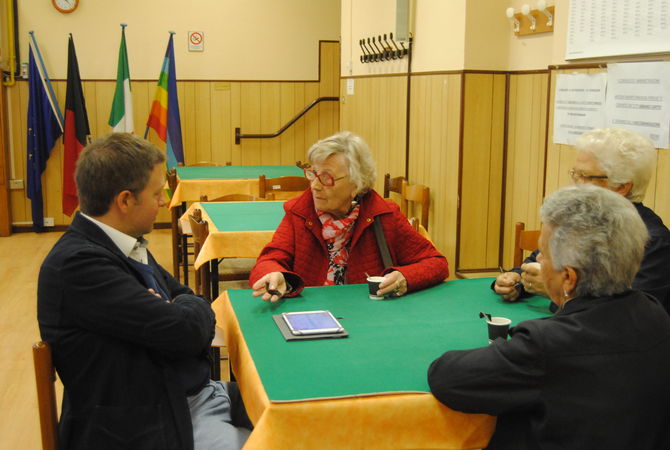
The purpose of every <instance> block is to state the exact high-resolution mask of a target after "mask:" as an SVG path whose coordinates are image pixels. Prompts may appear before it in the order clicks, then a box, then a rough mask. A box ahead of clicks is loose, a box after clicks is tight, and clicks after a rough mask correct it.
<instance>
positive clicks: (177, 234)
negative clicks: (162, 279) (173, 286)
mask: <svg viewBox="0 0 670 450" xmlns="http://www.w3.org/2000/svg"><path fill="white" fill-rule="evenodd" d="M166 177H167V182H168V186H169V188H170V191H171V192H172V194H174V191H175V189H177V171H176V170H175V169H172V170H169V171H168V172H167V175H166ZM172 194H171V195H172ZM184 212H186V202H182V203H181V205H177V206H175V207H174V208H171V209H170V224H171V228H172V274H173V275H174V277H175V278H176V279H177V281H181V276H180V268H181V269H182V270H183V272H184V284H186V285H188V256H189V251H188V248H189V242H188V235H187V234H185V233H183V231H182V229H181V223H180V222H179V218H180V217H181V216H182V215H183V214H184Z"/></svg>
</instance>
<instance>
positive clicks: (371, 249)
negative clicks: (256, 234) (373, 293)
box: [249, 132, 449, 301]
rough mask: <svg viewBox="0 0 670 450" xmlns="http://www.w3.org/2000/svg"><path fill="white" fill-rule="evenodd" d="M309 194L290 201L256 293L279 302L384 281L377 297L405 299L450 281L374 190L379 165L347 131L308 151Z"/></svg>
mask: <svg viewBox="0 0 670 450" xmlns="http://www.w3.org/2000/svg"><path fill="white" fill-rule="evenodd" d="M307 157H308V160H309V164H310V166H309V168H307V169H305V176H306V177H307V179H308V180H310V182H311V186H310V189H308V190H307V191H305V192H304V193H303V194H302V195H300V196H299V197H297V198H294V199H292V200H290V201H288V202H286V204H285V206H284V209H285V210H286V215H285V216H284V219H283V220H282V222H281V224H280V225H279V228H277V231H276V232H275V234H274V237H273V238H272V242H270V243H269V244H268V245H267V246H265V248H264V249H263V251H262V252H261V254H260V256H259V257H258V261H257V262H256V265H255V266H254V268H253V270H252V271H251V276H250V279H249V283H250V285H251V287H252V288H253V289H254V293H253V295H254V296H256V297H259V296H262V297H263V300H270V301H277V300H279V299H280V298H281V297H283V296H289V297H290V296H294V295H297V294H298V293H299V292H300V291H301V290H302V288H303V287H304V286H327V285H335V284H356V283H365V282H366V277H367V276H366V274H370V275H383V276H384V281H383V282H382V283H381V284H380V285H379V291H378V292H377V294H378V295H385V294H390V295H394V296H400V295H403V294H405V293H407V292H411V291H416V290H419V289H422V288H425V287H428V286H432V285H434V284H436V283H439V282H440V281H442V280H444V279H445V278H446V277H447V276H448V275H449V269H448V265H447V260H446V259H445V257H444V256H442V254H440V252H438V251H437V250H436V249H435V247H433V245H432V244H431V243H430V242H429V241H428V240H426V239H424V238H423V237H422V236H420V235H419V234H418V233H417V232H416V231H414V229H413V228H412V227H411V225H410V224H409V222H408V221H407V218H406V217H404V216H403V215H402V214H401V213H400V210H399V208H398V206H397V205H396V204H395V203H393V202H388V201H385V200H384V199H383V198H381V196H379V194H377V193H376V192H375V191H374V190H372V185H373V184H374V181H375V176H376V174H375V163H374V161H373V159H372V156H371V155H370V150H369V148H368V146H367V144H366V143H365V141H364V140H363V139H362V138H360V137H359V136H356V135H354V134H353V133H351V132H341V133H337V134H334V135H333V136H330V137H328V138H325V139H322V140H320V141H318V142H317V143H315V144H314V145H313V146H312V147H311V148H310V149H309V151H308V153H307ZM376 221H379V222H380V223H381V228H382V230H383V234H384V236H385V240H386V242H387V244H388V248H389V251H390V254H391V259H392V261H393V262H392V264H391V266H390V267H385V265H384V263H383V262H382V256H381V253H380V250H379V245H378V243H377V239H376V237H375V232H374V222H376Z"/></svg>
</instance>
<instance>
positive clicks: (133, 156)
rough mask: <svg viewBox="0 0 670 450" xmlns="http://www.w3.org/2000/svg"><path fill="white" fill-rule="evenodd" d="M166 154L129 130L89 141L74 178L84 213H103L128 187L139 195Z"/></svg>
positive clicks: (163, 160) (78, 161)
mask: <svg viewBox="0 0 670 450" xmlns="http://www.w3.org/2000/svg"><path fill="white" fill-rule="evenodd" d="M163 162H165V155H163V153H162V152H161V151H160V150H159V149H158V147H156V146H155V145H154V144H152V143H151V142H149V141H146V140H144V139H141V138H139V137H137V136H134V135H132V134H129V133H112V134H109V135H107V136H105V137H102V138H100V139H97V140H95V141H94V142H92V143H91V144H89V145H88V146H87V147H86V148H85V149H84V150H83V151H82V153H81V155H80V156H79V159H78V160H77V169H76V171H75V180H76V182H77V195H78V196H79V202H80V208H81V211H82V212H83V213H84V214H88V215H90V216H94V217H95V216H101V215H103V214H105V213H107V211H108V210H109V206H110V205H111V203H112V201H113V200H114V197H115V196H116V195H117V194H118V193H119V192H121V191H125V190H128V191H130V192H132V193H133V194H139V193H140V192H141V191H142V190H143V189H144V188H145V187H146V185H147V183H148V182H149V178H150V177H151V172H152V171H153V169H154V167H155V166H156V164H160V163H163Z"/></svg>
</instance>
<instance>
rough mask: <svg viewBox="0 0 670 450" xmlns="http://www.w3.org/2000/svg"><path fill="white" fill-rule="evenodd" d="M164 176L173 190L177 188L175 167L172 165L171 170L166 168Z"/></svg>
mask: <svg viewBox="0 0 670 450" xmlns="http://www.w3.org/2000/svg"><path fill="white" fill-rule="evenodd" d="M165 177H166V178H167V182H168V187H169V188H170V190H171V191H172V192H174V190H175V189H177V169H175V168H174V167H173V168H172V170H168V171H167V174H166V175H165Z"/></svg>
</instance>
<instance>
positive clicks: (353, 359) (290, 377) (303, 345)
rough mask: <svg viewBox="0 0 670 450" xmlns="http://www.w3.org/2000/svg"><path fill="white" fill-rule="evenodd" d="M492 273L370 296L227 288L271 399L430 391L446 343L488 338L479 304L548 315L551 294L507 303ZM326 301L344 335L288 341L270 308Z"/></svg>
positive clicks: (479, 342)
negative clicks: (263, 294)
mask: <svg viewBox="0 0 670 450" xmlns="http://www.w3.org/2000/svg"><path fill="white" fill-rule="evenodd" d="M492 280H493V279H492V278H480V279H471V280H457V281H447V282H444V283H441V284H439V285H437V286H435V287H433V288H430V289H426V290H423V291H419V292H415V293H412V294H409V295H406V296H403V297H400V298H398V299H389V300H370V299H369V298H368V292H367V290H368V288H367V285H360V284H359V285H345V286H333V287H314V288H307V289H305V290H304V291H303V292H302V293H301V295H300V296H299V297H296V298H288V299H284V300H281V301H279V302H277V303H275V304H270V303H268V302H263V301H261V300H259V299H257V298H253V297H252V296H251V291H250V290H229V291H228V295H229V298H230V301H231V304H232V306H233V308H234V310H235V315H236V316H237V319H238V322H239V324H240V327H241V329H242V333H243V334H244V339H245V341H246V343H247V346H248V348H249V351H250V353H251V357H252V358H253V360H254V363H255V365H256V368H257V370H258V374H259V376H260V378H261V381H262V383H263V386H264V388H265V391H266V393H267V395H268V397H269V399H270V400H271V401H290V400H299V399H310V398H323V397H339V396H352V395H360V394H370V393H376V392H406V391H415V392H430V391H429V388H428V383H427V380H426V378H427V370H428V366H429V365H430V363H431V362H432V361H433V360H434V359H435V358H437V357H438V356H440V355H441V354H442V353H444V352H445V351H447V350H457V349H468V348H475V347H481V346H485V345H488V335H487V326H486V322H485V321H484V320H483V319H480V318H479V312H480V311H484V312H487V313H490V314H491V315H493V316H503V317H507V318H509V319H511V320H512V325H515V324H517V323H519V322H520V321H523V320H527V319H536V318H540V317H546V316H549V315H551V313H550V311H549V300H547V299H546V298H543V297H532V298H529V299H525V300H521V301H519V302H516V303H505V302H503V301H502V299H501V298H500V297H499V296H497V295H496V294H494V293H493V292H492V291H491V289H490V287H489V286H490V284H491V282H492ZM320 309H327V310H330V311H331V312H332V313H333V315H334V316H335V317H338V318H341V319H340V323H341V324H342V326H344V327H345V329H346V330H347V331H348V333H349V337H348V338H344V339H322V340H313V341H291V342H287V341H285V340H284V338H283V337H282V335H281V333H280V331H279V330H278V328H277V326H276V325H275V323H274V322H273V320H272V315H274V314H281V313H282V312H289V311H311V310H320Z"/></svg>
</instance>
